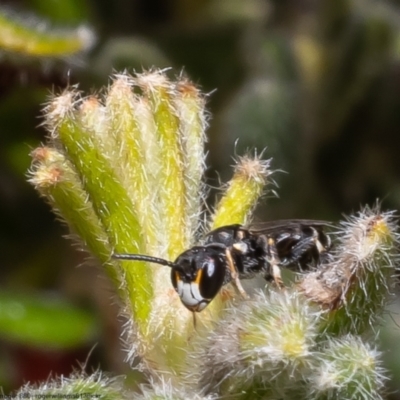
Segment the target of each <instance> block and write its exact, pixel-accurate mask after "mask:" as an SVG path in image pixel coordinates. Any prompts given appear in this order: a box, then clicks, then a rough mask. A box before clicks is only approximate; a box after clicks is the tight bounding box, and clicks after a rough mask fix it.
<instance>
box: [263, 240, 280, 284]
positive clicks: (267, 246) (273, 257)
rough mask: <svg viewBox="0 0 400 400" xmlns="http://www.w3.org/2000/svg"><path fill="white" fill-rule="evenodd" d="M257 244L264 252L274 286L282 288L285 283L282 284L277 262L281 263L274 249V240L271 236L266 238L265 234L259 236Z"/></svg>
mask: <svg viewBox="0 0 400 400" xmlns="http://www.w3.org/2000/svg"><path fill="white" fill-rule="evenodd" d="M259 245H261V246H262V248H263V249H264V252H265V254H266V255H265V259H266V261H267V262H268V264H269V268H270V272H269V274H270V275H271V276H272V279H273V280H274V282H275V284H276V286H278V288H279V289H284V287H285V285H284V284H283V280H282V276H281V269H280V268H279V264H281V260H280V259H279V256H278V250H277V249H276V244H275V240H274V239H273V238H268V239H267V238H266V237H265V236H260V238H259Z"/></svg>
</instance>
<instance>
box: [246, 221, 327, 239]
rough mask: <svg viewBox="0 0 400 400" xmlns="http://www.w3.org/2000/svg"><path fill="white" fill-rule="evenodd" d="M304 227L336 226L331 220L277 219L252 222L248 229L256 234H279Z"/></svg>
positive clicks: (318, 228) (320, 228)
mask: <svg viewBox="0 0 400 400" xmlns="http://www.w3.org/2000/svg"><path fill="white" fill-rule="evenodd" d="M304 227H312V228H315V229H317V230H318V231H321V230H322V228H324V227H329V228H334V225H333V224H332V223H331V222H329V221H320V220H313V219H279V220H275V221H266V222H259V223H254V224H250V226H249V227H248V230H249V231H250V232H251V233H253V234H256V235H262V234H267V235H268V234H279V233H281V232H289V231H296V230H299V229H301V228H304Z"/></svg>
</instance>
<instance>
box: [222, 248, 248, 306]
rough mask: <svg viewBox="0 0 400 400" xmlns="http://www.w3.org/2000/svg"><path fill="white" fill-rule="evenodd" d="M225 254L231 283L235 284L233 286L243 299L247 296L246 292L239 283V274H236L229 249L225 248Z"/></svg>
mask: <svg viewBox="0 0 400 400" xmlns="http://www.w3.org/2000/svg"><path fill="white" fill-rule="evenodd" d="M225 254H226V260H227V261H228V268H229V272H230V274H231V278H232V281H233V284H234V285H235V287H236V289H237V290H238V292H239V293H240V295H241V296H242V297H243V298H244V299H247V298H248V296H247V293H246V291H245V290H244V289H243V286H242V284H241V283H240V279H239V274H238V272H237V269H236V267H235V263H234V261H233V258H232V254H231V252H230V250H229V249H226V252H225Z"/></svg>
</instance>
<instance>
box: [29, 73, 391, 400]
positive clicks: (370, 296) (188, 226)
mask: <svg viewBox="0 0 400 400" xmlns="http://www.w3.org/2000/svg"><path fill="white" fill-rule="evenodd" d="M45 125H46V127H47V129H48V131H49V140H48V144H47V145H45V146H42V147H40V148H39V149H36V150H34V151H33V153H32V155H33V165H32V169H31V178H30V179H31V182H32V183H33V184H34V185H35V186H36V188H37V189H38V191H39V192H40V193H41V194H42V195H43V196H44V197H45V198H46V199H47V200H48V201H49V202H50V204H51V205H52V206H53V208H54V209H55V211H56V212H57V213H58V214H59V215H60V216H62V218H63V219H64V220H65V221H66V222H67V224H68V225H69V226H70V228H71V231H72V232H73V233H74V234H75V235H76V236H78V237H79V238H80V239H81V241H82V242H83V243H84V245H85V247H86V248H87V249H88V250H89V251H90V252H91V253H92V254H94V255H96V256H97V258H98V259H99V260H100V261H101V262H102V264H103V265H104V266H105V268H106V271H107V272H108V273H109V275H110V277H111V279H112V280H113V281H114V282H115V285H116V289H117V290H118V293H119V295H120V297H121V299H122V302H123V304H124V307H123V310H122V311H121V313H122V314H123V315H124V316H125V317H126V320H127V323H126V332H125V333H126V334H125V338H124V339H125V340H124V345H125V346H126V350H127V353H128V360H129V361H132V360H133V359H134V358H136V359H137V358H140V364H139V365H140V368H141V369H142V371H143V372H145V373H146V374H147V376H148V378H149V384H148V385H147V386H144V387H143V388H142V394H140V395H139V394H135V396H136V398H141V399H142V398H143V399H145V400H147V399H149V400H150V399H187V398H198V399H217V398H220V397H222V398H223V397H225V396H227V395H229V396H230V398H234V399H243V400H244V399H252V398H259V399H292V398H293V399H297V400H299V399H336V398H337V399H347V398H349V399H350V398H351V399H381V398H382V393H383V388H384V381H385V374H384V370H383V369H382V367H381V365H380V360H379V352H377V351H376V349H375V346H374V342H371V341H367V340H365V339H364V337H366V335H365V336H363V337H360V334H362V333H365V332H367V331H368V330H370V329H371V326H372V325H375V324H376V322H377V321H378V320H379V317H380V313H381V312H382V309H383V307H384V306H385V304H386V303H387V301H388V296H389V294H390V291H391V288H392V287H393V279H394V278H393V274H394V272H395V265H396V262H397V258H398V255H397V244H398V234H397V233H396V226H395V218H394V216H393V214H392V213H383V212H381V211H380V210H379V208H378V207H375V208H374V209H369V208H366V209H364V210H363V211H362V212H360V213H359V215H357V216H354V217H351V218H349V219H348V221H346V222H345V223H343V224H342V226H341V227H340V230H339V232H337V234H336V235H335V236H336V237H337V240H336V242H337V243H336V244H335V247H334V250H332V257H331V258H328V261H327V262H326V263H325V264H323V265H321V267H320V268H319V269H318V270H317V271H315V272H311V273H309V274H307V275H302V276H301V278H300V280H299V281H298V282H296V283H293V284H292V285H291V286H288V287H287V288H286V290H278V289H277V288H274V287H273V286H272V285H268V286H267V289H266V293H265V292H259V293H256V294H254V295H252V296H250V297H249V298H248V299H243V298H241V297H240V296H238V295H235V293H234V292H233V291H232V290H230V288H229V286H230V285H227V287H224V288H223V289H222V290H221V292H220V294H219V295H218V296H217V297H216V298H215V299H214V300H213V301H212V302H211V304H210V305H209V306H208V307H207V308H206V309H205V310H204V311H202V312H201V313H198V314H196V326H194V323H193V315H192V313H190V312H189V311H188V310H187V309H186V308H185V307H184V306H183V305H182V304H181V302H180V299H179V297H178V295H177V294H176V293H175V291H174V290H173V288H172V285H171V282H170V269H169V268H167V267H164V266H159V265H153V264H146V263H144V262H138V261H135V262H132V261H131V262H129V261H119V260H118V261H117V260H115V259H113V258H112V257H111V256H112V254H113V253H137V254H149V255H152V256H156V257H162V258H165V259H168V260H172V261H173V260H174V259H175V258H176V257H177V256H178V255H179V254H180V253H182V251H184V250H186V249H188V248H190V247H191V246H193V245H194V244H195V243H196V242H197V238H198V237H199V236H201V233H202V231H203V229H204V226H203V225H202V224H201V223H200V222H201V221H202V220H203V219H204V218H202V215H203V214H202V209H203V208H204V204H203V203H204V197H205V194H204V184H203V183H202V176H203V171H204V168H205V162H204V141H205V129H206V125H207V121H206V116H205V110H204V97H203V96H202V95H201V94H200V92H199V91H198V89H197V88H196V87H195V86H194V85H193V84H192V83H190V82H189V81H188V80H187V79H185V78H183V77H179V78H177V80H170V79H169V78H168V77H167V75H166V72H165V71H151V72H148V73H143V74H137V75H134V76H131V75H129V74H127V73H123V74H118V75H115V76H114V77H113V79H112V82H111V84H110V86H109V87H108V88H107V89H106V90H105V92H104V93H102V94H101V95H97V96H93V95H92V96H88V97H85V96H83V95H82V94H81V93H80V92H79V91H78V90H77V89H76V88H70V89H68V90H66V91H65V92H64V93H61V94H60V95H58V96H53V97H52V98H51V99H50V101H49V103H48V104H47V106H46V108H45ZM234 168H235V170H234V174H233V177H232V179H231V181H230V182H229V183H227V184H226V186H225V187H224V189H223V194H222V196H221V200H220V201H219V203H218V204H217V205H216V207H215V210H214V212H213V215H210V216H208V218H207V219H208V221H209V222H208V223H207V224H206V225H205V226H207V229H214V228H217V227H220V226H224V225H229V224H235V223H239V224H244V223H246V222H249V218H250V216H251V212H252V210H253V208H254V207H255V205H256V204H257V202H258V201H259V198H260V197H261V196H262V195H263V194H264V193H265V186H266V185H267V184H268V183H269V182H271V179H270V175H271V173H272V171H271V169H270V160H267V161H263V160H262V159H261V157H259V156H253V157H251V156H249V155H247V156H245V157H242V158H239V159H238V160H237V161H236V165H235V167H234ZM80 378H81V377H79V375H76V376H75V377H72V378H71V381H70V382H72V381H73V380H78V379H80ZM82 379H83V378H82ZM54 385H55V386H52V388H54V387H56V386H57V382H55V383H54ZM57 387H61V386H60V385H58V386H57ZM77 392H79V391H77ZM49 393H50V392H49ZM122 393H124V389H123V387H122V386H121V396H122ZM131 395H132V394H131ZM138 396H139V397H138ZM140 396H142V397H140ZM107 398H110V399H113V398H117V397H114V396H113V395H112V394H110V395H108V397H107ZM119 398H122V397H119Z"/></svg>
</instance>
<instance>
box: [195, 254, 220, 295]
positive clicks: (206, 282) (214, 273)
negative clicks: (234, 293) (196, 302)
mask: <svg viewBox="0 0 400 400" xmlns="http://www.w3.org/2000/svg"><path fill="white" fill-rule="evenodd" d="M224 278H225V263H224V262H223V261H222V260H221V259H220V258H219V257H212V258H211V257H210V258H208V259H207V260H206V261H205V262H204V263H203V264H202V267H201V276H200V279H199V289H200V293H201V295H202V296H203V297H204V298H206V299H210V300H211V299H213V298H214V297H215V296H216V294H217V293H218V292H219V290H220V289H221V287H222V285H223V283H224Z"/></svg>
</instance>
